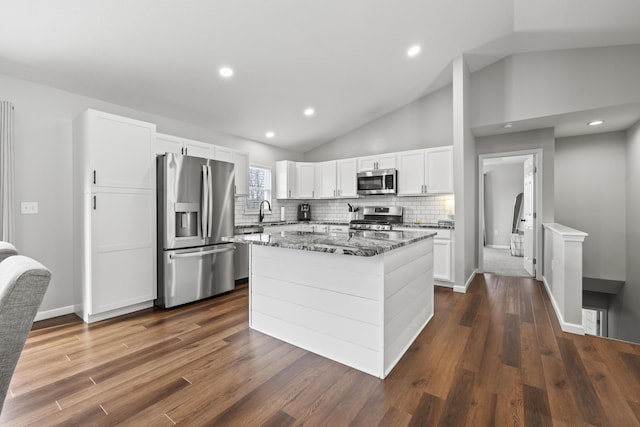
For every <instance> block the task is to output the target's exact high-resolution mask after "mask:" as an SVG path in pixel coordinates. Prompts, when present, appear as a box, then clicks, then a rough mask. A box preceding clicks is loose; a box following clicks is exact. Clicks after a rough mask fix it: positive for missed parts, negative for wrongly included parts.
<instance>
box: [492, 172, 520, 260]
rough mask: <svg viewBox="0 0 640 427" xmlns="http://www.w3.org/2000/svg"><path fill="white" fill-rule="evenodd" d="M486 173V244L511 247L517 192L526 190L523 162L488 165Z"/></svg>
mask: <svg viewBox="0 0 640 427" xmlns="http://www.w3.org/2000/svg"><path fill="white" fill-rule="evenodd" d="M484 176H485V182H484V212H485V218H484V223H485V228H486V233H487V234H486V235H487V240H486V244H487V246H506V247H509V245H510V243H511V230H512V227H513V208H514V204H515V201H516V196H517V195H518V194H519V193H522V192H523V191H524V164H523V163H511V164H506V165H492V166H485V167H484Z"/></svg>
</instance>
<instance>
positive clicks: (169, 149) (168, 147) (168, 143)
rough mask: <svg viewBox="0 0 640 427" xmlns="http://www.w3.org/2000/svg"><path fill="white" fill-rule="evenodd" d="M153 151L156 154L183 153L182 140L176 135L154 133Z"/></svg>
mask: <svg viewBox="0 0 640 427" xmlns="http://www.w3.org/2000/svg"><path fill="white" fill-rule="evenodd" d="M154 151H155V153H156V154H165V153H174V154H184V140H183V139H182V138H178V137H177V136H171V135H165V134H163V133H156V146H155V150H154Z"/></svg>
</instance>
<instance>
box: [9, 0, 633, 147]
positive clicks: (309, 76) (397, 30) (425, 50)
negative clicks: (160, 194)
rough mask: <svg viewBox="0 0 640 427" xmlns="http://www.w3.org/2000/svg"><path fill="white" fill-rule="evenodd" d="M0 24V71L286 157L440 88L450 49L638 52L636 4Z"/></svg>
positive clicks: (457, 1) (329, 10)
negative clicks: (631, 46)
mask: <svg viewBox="0 0 640 427" xmlns="http://www.w3.org/2000/svg"><path fill="white" fill-rule="evenodd" d="M0 17H1V21H2V23H1V25H0V73H3V74H8V75H14V76H17V77H20V78H23V79H28V80H33V81H36V82H40V83H44V84H47V85H51V86H54V87H59V88H62V89H65V90H69V91H72V92H75V93H80V94H83V95H87V96H90V97H94V98H99V99H102V100H105V101H109V102H113V103H116V104H120V105H125V106H128V107H132V108H135V109H139V110H143V111H148V112H151V113H155V114H159V115H164V116H168V117H172V118H175V119H178V120H183V121H186V122H189V123H194V124H197V125H201V126H204V127H207V128H210V129H213V130H217V131H222V132H226V133H230V134H234V135H237V136H241V137H244V138H247V139H251V140H255V141H261V142H266V143H268V144H272V145H275V146H279V147H282V148H287V149H291V150H295V151H300V152H305V151H307V150H309V149H311V148H313V147H315V146H317V145H320V144H322V143H325V142H327V141H329V140H331V139H333V138H335V137H336V136H339V135H341V134H343V133H345V132H348V131H350V130H352V129H354V128H356V127H358V126H360V125H362V124H364V123H366V122H368V121H370V120H373V119H375V118H377V117H380V116H381V115H383V114H385V113H387V112H389V111H392V110H394V109H396V108H398V107H400V106H402V105H405V104H407V103H409V102H411V101H414V100H416V99H418V98H420V97H421V96H423V95H425V94H427V93H429V92H431V91H433V90H435V89H437V88H439V87H441V86H443V85H445V84H447V83H449V82H450V78H451V73H450V72H449V67H450V63H451V60H452V59H454V58H455V57H457V56H459V55H460V54H463V53H466V54H471V55H470V56H469V58H470V67H471V68H472V71H473V70H476V69H479V68H481V67H483V66H486V65H488V64H490V63H492V62H494V61H496V60H498V59H500V58H502V57H504V56H507V55H509V54H511V53H514V52H522V51H535V50H546V49H558V48H570V47H586V46H596V45H598V46H602V45H614V44H628V43H640V25H638V22H640V20H639V19H638V18H640V2H638V1H637V0H607V1H606V2H603V1H601V0H537V1H535V2H532V1H524V0H483V1H477V0H448V1H443V0H398V1H390V0H307V1H302V0H232V1H219V0H183V1H178V0H130V1H124V0H56V1H51V0H0ZM413 44H421V46H422V52H421V54H420V55H419V56H418V57H415V58H408V57H407V56H406V50H407V49H408V48H409V47H410V46H411V45H413ZM223 65H228V66H230V67H232V68H233V69H234V70H235V75H234V76H233V77H232V78H231V79H228V80H225V79H222V78H220V77H219V76H218V69H219V67H221V66H223ZM307 106H313V107H314V108H315V110H316V115H315V116H313V117H311V118H307V117H304V115H303V114H302V111H303V109H304V108H305V107H307ZM269 130H271V131H273V132H275V134H276V136H275V138H273V139H271V140H269V139H267V138H266V137H265V132H266V131H269ZM481 131H482V130H481Z"/></svg>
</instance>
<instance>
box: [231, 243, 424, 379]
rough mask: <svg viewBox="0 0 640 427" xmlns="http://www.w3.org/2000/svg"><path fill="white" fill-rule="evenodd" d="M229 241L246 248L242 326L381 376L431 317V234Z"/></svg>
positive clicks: (392, 365) (390, 367) (383, 375)
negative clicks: (246, 324)
mask: <svg viewBox="0 0 640 427" xmlns="http://www.w3.org/2000/svg"><path fill="white" fill-rule="evenodd" d="M434 234H435V233H429V232H419V231H416V232H406V231H388V232H373V231H356V232H353V231H352V232H349V233H308V232H297V231H284V232H278V233H273V234H250V235H236V236H233V237H227V238H225V240H226V241H231V242H236V243H244V244H250V245H251V246H250V274H249V325H250V327H251V328H252V329H255V330H258V331H260V332H263V333H265V334H268V335H271V336H273V337H275V338H278V339H281V340H283V341H286V342H289V343H291V344H293V345H295V346H298V347H301V348H304V349H306V350H309V351H311V352H314V353H317V354H319V355H322V356H324V357H327V358H329V359H332V360H335V361H337V362H340V363H343V364H345V365H348V366H351V367H353V368H355V369H359V370H361V371H363V372H366V373H368V374H371V375H375V376H377V377H380V378H384V377H385V376H386V375H387V374H388V373H389V372H390V371H391V369H392V368H393V367H394V366H395V365H396V363H397V362H398V361H399V360H400V358H401V357H402V355H403V354H404V353H405V352H406V350H407V349H408V348H409V346H410V345H411V343H412V342H413V341H414V339H415V338H416V337H417V336H418V334H419V333H420V331H422V329H423V328H424V327H425V326H426V324H427V323H428V322H429V320H430V319H431V318H432V316H433V238H432V237H433V235H434Z"/></svg>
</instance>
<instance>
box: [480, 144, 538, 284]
mask: <svg viewBox="0 0 640 427" xmlns="http://www.w3.org/2000/svg"><path fill="white" fill-rule="evenodd" d="M541 158H542V156H541V153H540V152H539V150H530V151H519V152H508V153H495V154H487V155H482V156H480V157H479V168H478V170H479V208H480V212H479V215H478V218H479V221H480V224H479V227H478V230H479V233H480V236H479V248H478V249H479V250H478V267H479V270H480V271H481V272H486V273H495V274H500V275H504V276H518V277H536V275H537V274H538V273H539V272H537V271H536V267H537V261H536V259H537V257H536V251H537V249H538V244H537V241H538V233H537V228H538V224H537V221H538V218H537V214H536V212H540V211H541V207H540V203H541V197H540V194H539V192H538V190H539V188H541V186H540V182H541V181H540V178H541V176H540V175H541V173H538V171H541V167H540V166H539V162H540V160H541Z"/></svg>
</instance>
